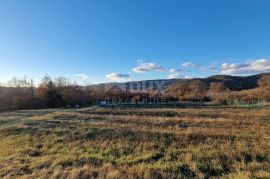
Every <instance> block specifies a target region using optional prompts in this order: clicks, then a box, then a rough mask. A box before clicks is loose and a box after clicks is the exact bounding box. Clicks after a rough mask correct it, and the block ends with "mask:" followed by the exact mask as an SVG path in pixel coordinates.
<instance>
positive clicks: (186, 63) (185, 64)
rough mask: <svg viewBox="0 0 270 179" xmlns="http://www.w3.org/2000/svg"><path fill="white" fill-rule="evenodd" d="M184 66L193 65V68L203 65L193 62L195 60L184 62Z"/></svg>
mask: <svg viewBox="0 0 270 179" xmlns="http://www.w3.org/2000/svg"><path fill="white" fill-rule="evenodd" d="M182 66H183V67H193V68H195V67H201V65H199V64H196V63H193V62H185V63H183V64H182Z"/></svg>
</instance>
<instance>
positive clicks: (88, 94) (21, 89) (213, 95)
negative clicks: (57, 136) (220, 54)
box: [0, 74, 270, 111]
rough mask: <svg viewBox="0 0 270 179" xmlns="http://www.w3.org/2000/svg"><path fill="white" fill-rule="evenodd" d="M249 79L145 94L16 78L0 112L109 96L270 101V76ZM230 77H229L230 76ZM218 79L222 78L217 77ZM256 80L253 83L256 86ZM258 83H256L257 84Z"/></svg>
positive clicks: (182, 84)
mask: <svg viewBox="0 0 270 179" xmlns="http://www.w3.org/2000/svg"><path fill="white" fill-rule="evenodd" d="M256 77H257V78H256V79H255V78H254V77H253V78H249V79H247V80H246V81H241V80H239V79H241V78H239V79H236V80H238V81H239V82H235V81H234V82H232V80H231V78H230V80H224V79H218V78H217V77H215V80H213V79H212V78H206V79H191V80H181V81H179V82H174V83H173V84H171V85H169V86H168V87H166V89H163V90H162V91H159V90H153V89H147V91H146V92H145V91H144V92H141V93H130V92H128V91H123V90H121V89H118V88H112V89H110V90H105V84H103V85H102V84H101V85H88V86H81V85H78V84H77V83H76V82H70V81H69V80H68V79H67V78H63V77H59V78H56V79H51V77H49V76H45V77H44V78H43V79H42V82H41V83H40V84H39V85H38V86H35V85H34V81H33V80H32V79H27V78H24V79H18V78H13V79H12V80H10V81H9V82H8V83H7V84H5V85H2V86H1V87H0V111H5V110H17V109H37V108H54V107H67V106H74V105H76V104H77V105H80V106H87V105H93V104H98V102H99V101H100V100H104V99H106V98H118V97H121V98H127V99H134V101H139V100H140V99H142V98H155V97H159V98H161V97H162V98H164V99H166V101H175V102H176V101H196V102H213V103H215V104H232V103H235V102H239V101H241V102H246V103H254V101H255V102H256V101H262V100H264V101H267V100H270V75H269V74H261V75H259V76H258V75H257V76H256ZM226 78H228V76H227V77H226ZM217 79H218V80H217ZM252 83H253V85H252ZM254 84H255V85H254Z"/></svg>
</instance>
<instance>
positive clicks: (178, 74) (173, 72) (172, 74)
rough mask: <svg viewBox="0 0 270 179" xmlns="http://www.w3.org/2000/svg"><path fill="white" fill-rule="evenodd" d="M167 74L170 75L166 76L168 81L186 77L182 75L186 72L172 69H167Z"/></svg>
mask: <svg viewBox="0 0 270 179" xmlns="http://www.w3.org/2000/svg"><path fill="white" fill-rule="evenodd" d="M168 72H169V73H170V74H169V75H168V79H177V78H185V76H186V75H184V74H183V73H185V72H187V71H185V70H180V69H175V68H172V69H169V70H168Z"/></svg>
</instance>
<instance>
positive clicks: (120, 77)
mask: <svg viewBox="0 0 270 179" xmlns="http://www.w3.org/2000/svg"><path fill="white" fill-rule="evenodd" d="M106 78H108V79H109V80H110V81H113V82H122V81H126V80H129V78H130V76H129V74H122V73H110V74H107V75H106Z"/></svg>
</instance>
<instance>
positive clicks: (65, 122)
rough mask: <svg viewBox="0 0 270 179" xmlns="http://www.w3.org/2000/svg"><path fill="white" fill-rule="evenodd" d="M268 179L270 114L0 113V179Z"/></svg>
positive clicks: (98, 110) (186, 111) (214, 111)
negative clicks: (222, 178)
mask: <svg viewBox="0 0 270 179" xmlns="http://www.w3.org/2000/svg"><path fill="white" fill-rule="evenodd" d="M3 177H4V178H5V177H6V178H17V177H22V178H212V177H214V178H221V177H224V178H269V177H270V109H244V108H206V107H204V108H154V109H152V108H100V107H89V108H82V109H47V110H25V111H14V112H3V113H0V178H3Z"/></svg>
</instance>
